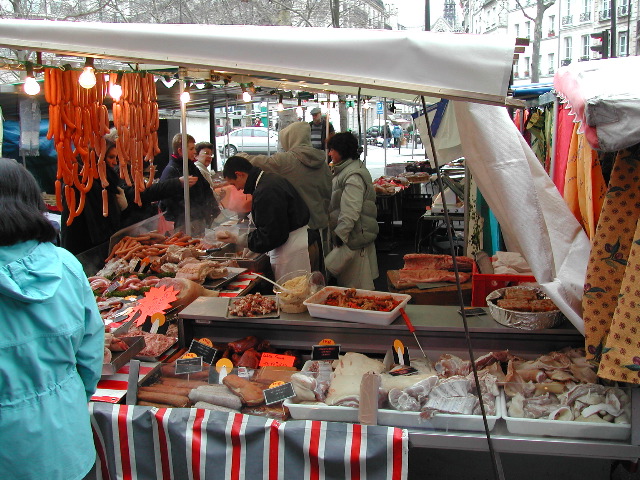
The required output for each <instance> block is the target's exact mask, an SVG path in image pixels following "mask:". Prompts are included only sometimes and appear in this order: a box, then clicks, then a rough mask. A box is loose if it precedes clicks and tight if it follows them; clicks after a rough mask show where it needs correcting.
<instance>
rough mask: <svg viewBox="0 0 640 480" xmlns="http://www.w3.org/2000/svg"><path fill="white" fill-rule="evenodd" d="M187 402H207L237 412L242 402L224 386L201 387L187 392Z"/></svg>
mask: <svg viewBox="0 0 640 480" xmlns="http://www.w3.org/2000/svg"><path fill="white" fill-rule="evenodd" d="M189 400H191V401H192V402H207V403H210V404H213V405H219V406H221V407H225V408H230V409H233V410H234V411H236V412H237V411H239V410H240V409H241V408H242V401H241V400H240V398H239V397H238V396H237V395H234V394H233V393H231V391H230V390H229V389H228V388H227V387H226V386H224V385H203V386H201V387H198V388H194V389H193V390H191V392H189Z"/></svg>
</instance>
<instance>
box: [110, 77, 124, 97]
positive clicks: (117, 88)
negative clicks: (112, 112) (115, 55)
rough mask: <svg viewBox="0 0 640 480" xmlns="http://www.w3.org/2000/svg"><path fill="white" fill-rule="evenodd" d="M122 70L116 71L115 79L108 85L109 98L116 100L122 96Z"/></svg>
mask: <svg viewBox="0 0 640 480" xmlns="http://www.w3.org/2000/svg"><path fill="white" fill-rule="evenodd" d="M121 84H122V72H120V73H118V76H117V77H116V81H115V82H113V83H112V84H111V86H109V95H111V98H113V99H114V100H115V101H116V102H117V101H119V100H120V97H121V96H122V86H121Z"/></svg>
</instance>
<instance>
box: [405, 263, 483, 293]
mask: <svg viewBox="0 0 640 480" xmlns="http://www.w3.org/2000/svg"><path fill="white" fill-rule="evenodd" d="M458 275H459V276H460V283H465V282H468V281H469V279H470V278H471V274H470V273H465V272H458ZM455 281H456V274H455V273H454V272H450V271H448V270H435V269H425V268H423V269H410V270H404V269H402V270H398V280H397V282H396V287H397V288H403V287H405V288H406V287H412V286H415V284H416V283H435V282H451V283H455Z"/></svg>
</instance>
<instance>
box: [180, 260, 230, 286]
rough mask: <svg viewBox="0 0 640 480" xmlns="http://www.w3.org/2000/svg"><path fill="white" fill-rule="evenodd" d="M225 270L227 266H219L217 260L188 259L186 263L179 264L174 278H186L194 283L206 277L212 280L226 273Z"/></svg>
mask: <svg viewBox="0 0 640 480" xmlns="http://www.w3.org/2000/svg"><path fill="white" fill-rule="evenodd" d="M194 260H195V259H194ZM183 262H185V261H183ZM181 264H182V262H181ZM227 272H228V270H227V268H226V267H223V266H221V265H220V264H219V263H218V262H214V261H212V260H206V261H202V262H201V261H198V260H195V261H193V260H191V259H189V262H188V263H185V264H183V265H182V266H180V264H179V268H178V271H177V272H176V278H186V279H188V280H191V281H193V282H196V283H203V282H204V281H205V279H207V278H210V279H212V280H215V279H217V278H222V277H224V276H225V275H226V274H227Z"/></svg>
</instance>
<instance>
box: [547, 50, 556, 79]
mask: <svg viewBox="0 0 640 480" xmlns="http://www.w3.org/2000/svg"><path fill="white" fill-rule="evenodd" d="M547 65H548V66H549V75H553V72H554V71H555V68H556V59H555V54H553V53H549V54H548V55H547Z"/></svg>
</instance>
